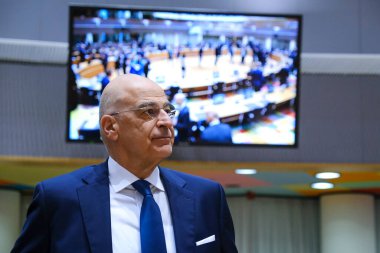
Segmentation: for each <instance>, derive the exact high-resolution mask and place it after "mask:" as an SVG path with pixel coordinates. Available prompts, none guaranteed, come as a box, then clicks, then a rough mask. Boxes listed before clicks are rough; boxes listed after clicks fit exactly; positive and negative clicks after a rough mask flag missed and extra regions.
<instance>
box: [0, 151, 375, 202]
mask: <svg viewBox="0 0 380 253" xmlns="http://www.w3.org/2000/svg"><path fill="white" fill-rule="evenodd" d="M100 162H102V160H101V159H78V158H54V157H49V158H37V157H1V156H0V188H2V189H14V190H20V191H22V192H24V193H31V192H32V190H33V188H34V186H35V184H36V183H37V182H39V181H41V180H44V179H47V178H50V177H54V176H58V175H61V174H64V173H68V172H70V171H73V170H75V169H77V168H80V167H83V166H86V165H90V164H96V163H100ZM161 166H163V167H169V168H172V169H176V170H180V171H183V172H187V173H190V174H194V175H199V176H202V177H206V178H210V179H213V180H215V181H218V182H220V183H221V184H222V185H223V186H224V187H225V189H226V193H227V194H229V195H247V196H248V197H254V196H256V195H257V196H290V197H316V196H320V195H322V194H326V193H333V192H360V193H371V194H375V195H380V164H344V163H334V164H327V163H324V164H322V163H264V162H260V163H240V162H200V161H198V162H195V161H186V162H184V161H171V160H167V161H164V162H162V163H161ZM242 168H247V169H255V170H256V171H257V173H256V174H253V175H238V174H236V173H235V170H236V169H242ZM324 171H334V172H339V173H340V174H341V177H340V178H337V179H330V180H320V179H317V178H315V174H316V173H317V172H324ZM321 181H325V182H331V183H333V184H334V186H335V187H334V188H333V189H328V190H316V189H312V188H311V187H310V185H311V184H312V183H314V182H321Z"/></svg>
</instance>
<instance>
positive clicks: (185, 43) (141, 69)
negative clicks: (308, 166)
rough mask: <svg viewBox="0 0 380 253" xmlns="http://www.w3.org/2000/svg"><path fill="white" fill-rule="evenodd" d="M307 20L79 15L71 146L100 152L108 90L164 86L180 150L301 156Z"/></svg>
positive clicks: (120, 11)
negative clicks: (144, 81) (136, 84)
mask: <svg viewBox="0 0 380 253" xmlns="http://www.w3.org/2000/svg"><path fill="white" fill-rule="evenodd" d="M301 22H302V17H301V16H299V15H263V14H260V15H259V14H247V13H241V14H238V13H221V12H210V11H207V12H206V11H199V12H197V11H193V10H192V11H178V10H148V9H143V8H120V7H119V8H108V7H106V8H105V7H78V6H71V7H70V29H69V32H70V36H69V42H70V43H69V64H68V65H69V66H68V110H67V112H68V116H67V118H68V120H67V139H68V141H79V142H100V138H99V123H98V122H99V120H98V106H99V100H100V96H101V94H102V90H103V89H104V87H105V86H106V85H107V84H108V82H109V81H110V80H112V79H113V78H115V77H117V76H119V75H123V74H137V75H142V76H146V77H148V78H149V79H151V80H153V81H154V82H156V83H157V84H159V85H160V86H161V87H162V88H163V89H164V90H165V92H166V94H167V96H168V99H169V101H170V102H171V103H172V104H173V105H174V106H175V107H176V109H177V113H176V115H175V117H174V118H173V124H174V126H175V133H176V143H181V142H182V143H190V144H223V145H235V144H237V145H274V146H296V144H297V128H298V127H297V125H298V122H297V118H298V117H297V116H298V115H297V110H298V106H297V104H298V93H299V92H298V88H299V75H300V41H301V39H300V38H301V33H300V31H301Z"/></svg>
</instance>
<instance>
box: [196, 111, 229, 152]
mask: <svg viewBox="0 0 380 253" xmlns="http://www.w3.org/2000/svg"><path fill="white" fill-rule="evenodd" d="M206 122H207V123H208V127H207V128H206V129H205V130H203V132H202V133H201V141H202V142H208V143H225V144H232V129H231V127H230V125H228V124H226V123H222V122H220V120H219V116H218V113H217V112H215V111H213V110H209V111H207V112H206Z"/></svg>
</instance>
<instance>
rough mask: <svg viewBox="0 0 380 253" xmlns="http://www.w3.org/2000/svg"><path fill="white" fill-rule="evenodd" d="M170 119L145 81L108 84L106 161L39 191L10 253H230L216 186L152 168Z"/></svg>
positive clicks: (103, 106)
mask: <svg viewBox="0 0 380 253" xmlns="http://www.w3.org/2000/svg"><path fill="white" fill-rule="evenodd" d="M174 112H175V110H174V107H173V106H172V105H171V104H170V103H169V101H168V100H167V98H166V96H165V93H164V91H163V90H162V89H161V88H160V87H159V86H158V85H157V84H156V83H154V82H152V81H150V80H149V79H147V78H145V77H141V76H137V75H132V74H129V75H122V76H119V77H117V78H115V79H114V80H112V81H111V82H110V83H109V84H108V85H107V87H106V88H105V90H104V92H103V95H102V97H101V103H100V133H101V137H102V140H103V142H104V144H105V147H106V148H107V151H108V154H109V157H108V159H107V160H106V161H105V162H103V163H101V164H98V165H93V166H88V167H84V168H82V169H79V170H76V171H74V172H72V173H69V174H66V175H62V176H59V177H56V178H52V179H48V180H45V181H43V182H41V183H39V184H38V185H37V186H36V189H35V192H34V197H33V201H32V203H31V205H30V207H29V210H28V215H27V219H26V222H25V225H24V227H23V230H22V233H21V235H20V237H19V239H18V240H17V241H16V243H15V246H14V248H13V250H12V252H13V253H18V252H20V253H23V252H25V253H26V252H28V253H32V252H33V253H45V252H54V253H68V252H70V253H76V252H78V253H79V252H80V253H84V252H92V253H111V252H113V253H121V252H124V253H125V252H128V253H134V252H136V253H162V252H166V253H173V252H177V253H190V252H192V253H195V252H197V253H198V252H199V253H201V252H204V253H213V252H215V253H216V252H226V253H227V252H228V253H235V252H237V249H236V246H235V242H234V229H233V223H232V219H231V215H230V212H229V209H228V206H227V203H226V199H225V195H224V191H223V189H222V187H221V185H219V184H218V183H215V182H213V181H210V180H207V179H202V178H199V177H196V176H192V175H188V174H184V173H181V172H177V171H173V170H170V169H166V168H162V167H160V166H159V163H160V161H161V160H163V159H164V158H166V157H168V156H169V155H170V154H171V153H172V145H173V141H174V134H173V133H174V130H173V125H172V121H171V117H172V116H173V115H174Z"/></svg>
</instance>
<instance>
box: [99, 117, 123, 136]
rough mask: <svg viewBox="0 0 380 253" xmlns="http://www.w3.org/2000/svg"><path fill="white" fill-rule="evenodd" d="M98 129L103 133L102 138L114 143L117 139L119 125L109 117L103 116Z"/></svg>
mask: <svg viewBox="0 0 380 253" xmlns="http://www.w3.org/2000/svg"><path fill="white" fill-rule="evenodd" d="M100 128H101V129H102V131H103V136H104V138H107V139H108V140H112V141H116V140H117V138H118V137H119V124H118V123H117V121H116V120H115V118H114V117H112V116H111V115H104V116H103V117H102V118H101V119H100Z"/></svg>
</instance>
